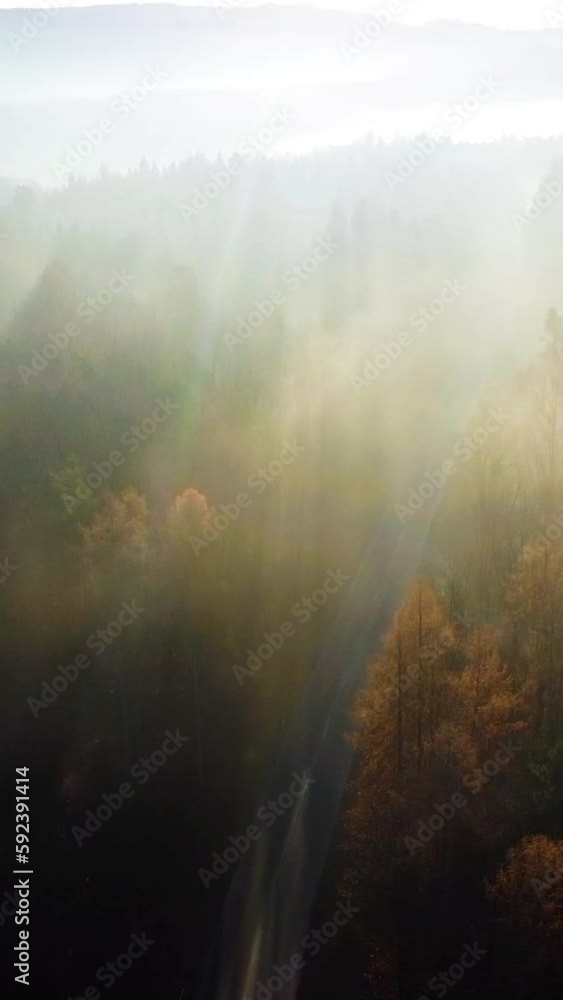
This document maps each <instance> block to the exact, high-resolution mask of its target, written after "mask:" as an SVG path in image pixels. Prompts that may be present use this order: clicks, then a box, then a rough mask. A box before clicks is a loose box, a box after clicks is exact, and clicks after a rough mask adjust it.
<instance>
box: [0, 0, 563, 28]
mask: <svg viewBox="0 0 563 1000" xmlns="http://www.w3.org/2000/svg"><path fill="white" fill-rule="evenodd" d="M59 2H60V6H65V7H66V6H71V7H72V6H85V5H86V6H90V5H92V0H0V7H12V8H13V7H42V6H48V5H54V4H57V3H59ZM102 2H104V3H112V2H119V3H123V2H125V3H128V2H137V0H102ZM146 2H152V3H154V2H157V3H158V2H163V0H146ZM182 2H183V3H184V4H185V5H186V6H203V7H213V6H215V5H216V3H217V0H182ZM225 2H228V0H225ZM230 2H231V4H232V5H233V6H240V5H244V6H249V7H252V6H256V5H257V4H259V3H260V0H230ZM269 2H277V3H282V4H288V5H291V6H315V7H335V8H340V9H344V10H354V9H357V10H381V9H382V8H384V7H385V6H386V5H387V2H388V0H371V2H370V0H269ZM403 2H404V8H405V16H404V18H403V20H405V21H409V22H411V23H413V22H420V21H426V20H431V19H433V18H449V19H452V20H453V19H456V18H459V19H463V20H466V21H480V22H481V23H482V24H494V25H496V26H498V27H508V28H545V27H548V24H547V22H546V15H545V12H546V11H547V10H557V9H558V8H559V6H560V4H561V9H562V10H563V0H403ZM561 30H563V29H561Z"/></svg>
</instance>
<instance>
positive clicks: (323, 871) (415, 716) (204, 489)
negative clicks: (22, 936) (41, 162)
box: [0, 139, 563, 1000]
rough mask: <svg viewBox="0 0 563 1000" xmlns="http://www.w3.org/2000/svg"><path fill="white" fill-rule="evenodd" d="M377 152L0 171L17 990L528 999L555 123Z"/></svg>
mask: <svg viewBox="0 0 563 1000" xmlns="http://www.w3.org/2000/svg"><path fill="white" fill-rule="evenodd" d="M408 151H409V144H408V142H407V141H406V140H404V141H403V140H401V141H397V142H396V143H383V142H372V141H366V142H358V143H354V144H352V145H350V146H349V147H346V148H341V149H339V148H331V149H326V150H324V151H319V152H317V153H311V154H307V155H303V156H298V157H285V158H284V157H282V158H280V159H276V160H273V159H267V158H262V157H260V158H257V159H256V161H255V162H253V163H250V164H248V163H246V164H243V166H242V168H241V171H240V176H237V175H235V176H233V178H232V182H230V183H229V185H228V186H227V187H226V189H225V190H224V191H221V193H220V194H219V195H218V196H217V197H216V198H215V199H214V200H213V201H212V202H210V204H209V205H208V206H207V207H206V208H205V210H202V211H201V212H199V213H198V215H197V217H195V218H194V217H191V216H190V218H189V219H186V218H185V215H186V212H185V206H186V205H187V204H190V203H191V200H192V197H193V192H194V191H195V190H196V189H198V188H201V187H202V186H203V185H204V184H205V183H206V182H207V180H208V178H209V176H211V174H212V173H213V172H216V171H217V169H219V168H220V164H219V163H218V162H217V163H210V162H208V161H207V160H206V159H205V157H194V158H192V159H190V160H188V161H186V162H184V163H182V164H177V165H176V166H170V167H168V168H161V167H157V166H156V165H154V164H151V163H148V162H146V161H143V162H141V163H140V164H139V166H138V167H137V168H136V169H134V170H131V171H129V173H128V174H126V175H119V174H117V173H112V172H111V171H109V170H102V171H101V172H100V174H99V176H97V177H96V178H94V179H91V180H84V179H76V178H74V179H71V180H70V181H69V182H68V184H66V185H65V186H64V187H62V188H57V189H53V190H46V189H43V188H40V187H38V186H36V185H34V184H32V183H30V184H24V183H21V184H20V183H18V184H15V183H14V184H13V185H11V186H10V185H7V186H6V188H5V189H3V190H2V197H1V199H0V231H1V232H2V234H3V237H4V238H3V239H2V241H1V242H0V260H1V268H0V334H1V344H0V351H1V359H0V407H1V419H0V438H1V442H2V451H3V457H4V462H3V468H4V474H3V476H2V480H1V482H0V493H1V498H2V504H1V510H2V515H1V521H0V525H1V542H2V545H1V547H0V562H1V570H2V576H1V578H0V620H1V625H2V635H3V651H4V661H5V664H6V668H5V672H4V677H5V688H4V704H5V712H4V718H5V723H4V727H3V733H2V743H3V749H4V753H3V759H4V762H5V768H3V783H4V782H5V783H6V785H8V783H9V784H10V788H11V783H12V781H13V777H12V776H13V768H15V767H18V766H21V765H22V761H23V762H24V763H25V764H26V766H28V767H29V768H30V772H31V778H30V784H31V787H32V794H33V799H32V823H33V825H34V827H35V829H36V831H37V834H36V836H37V840H36V842H35V847H34V850H35V854H36V862H35V871H36V872H37V874H35V875H34V877H35V886H36V894H35V899H34V906H35V913H36V918H37V920H38V921H39V920H40V921H41V924H42V927H44V930H43V931H42V934H41V936H40V939H39V940H38V943H37V952H36V954H37V961H38V962H39V964H40V966H41V969H42V980H43V982H44V984H45V986H46V987H47V988H48V991H49V993H50V995H56V996H61V997H65V998H66V997H72V998H76V997H80V996H87V997H88V1000H94V995H95V992H96V991H97V987H98V986H101V987H102V990H101V992H100V994H99V995H103V989H104V988H109V986H110V985H113V982H115V981H116V980H117V979H118V978H119V985H118V989H119V990H120V993H121V995H122V996H139V995H151V996H156V995H158V996H161V997H170V998H174V1000H186V998H187V997H188V996H193V997H195V996H198V997H205V998H207V997H211V996H218V997H219V996H220V997H221V998H223V997H225V998H226V997H229V998H233V1000H234V998H235V997H240V1000H243V998H247V1000H271V997H272V996H274V995H280V996H282V995H283V996H287V997H289V996H293V997H297V996H299V997H303V998H309V997H310V998H314V997H320V996H325V997H334V998H335V1000H336V998H337V997H338V998H341V997H343V996H350V997H352V996H353V997H357V998H358V1000H372V998H378V1000H403V998H405V1000H406V998H413V1000H416V998H420V1000H424V998H429V997H432V996H438V997H440V996H445V995H446V992H447V991H448V990H450V989H454V988H455V990H456V994H455V995H456V997H457V998H458V1000H459V998H461V997H464V998H467V1000H469V998H477V997H479V998H491V1000H492V998H493V997H494V998H504V997H506V998H508V997H510V998H514V997H517V998H519V1000H528V998H532V997H534V998H536V997H538V996H539V997H542V998H546V1000H549V998H551V997H553V998H555V997H556V996H557V997H558V996H560V995H561V987H562V984H563V943H562V941H563V938H562V931H563V721H562V719H563V713H562V710H563V615H562V613H561V612H562V609H563V449H562V437H561V431H562V425H563V315H562V314H561V311H560V310H562V309H563V303H562V302H561V301H560V300H561V276H560V265H561V248H560V233H561V203H560V202H559V201H558V199H557V198H554V199H553V200H552V202H550V203H549V205H548V207H546V208H545V210H543V211H542V212H540V216H538V217H536V218H535V219H533V220H532V219H531V218H529V219H528V216H527V215H526V213H527V212H528V213H529V206H530V202H529V199H531V198H534V197H535V193H537V192H539V191H541V190H544V188H543V187H542V185H544V184H548V183H552V182H553V179H554V178H556V177H557V176H558V173H559V172H560V170H561V167H562V165H563V160H562V158H561V157H562V153H563V147H562V145H561V142H560V141H556V140H529V141H524V140H521V141H516V140H511V139H505V140H502V141H498V142H494V143H483V144H479V145H475V146H470V145H467V146H464V145H463V144H457V145H454V144H452V143H447V144H446V145H444V146H443V147H441V148H440V150H439V152H437V153H436V157H435V163H434V164H433V165H432V170H431V171H429V170H427V167H426V166H422V167H421V168H420V170H417V171H416V174H415V176H413V177H412V178H411V179H410V180H408V181H405V183H404V185H402V186H401V187H400V188H399V189H397V190H396V191H391V190H390V189H389V187H388V186H387V185H386V184H385V181H384V177H385V172H386V170H388V169H392V167H393V164H396V163H397V162H398V160H399V159H400V157H401V156H404V155H406V154H407V153H408ZM532 204H535V203H534V202H533V203H532ZM183 206H184V209H183ZM533 214H534V213H533V212H532V213H531V215H533ZM514 216H518V217H519V218H520V219H522V218H524V219H526V221H527V222H528V221H529V225H528V224H524V225H516V224H515V223H514ZM319 248H321V252H319ZM39 832H40V836H38V835H39ZM12 907H13V900H11V898H10V896H9V893H8V895H5V897H4V900H3V904H2V907H1V908H0V909H1V914H2V917H1V918H0V919H1V920H2V923H4V922H6V917H7V916H8V915H9V914H10V912H11V908H12ZM337 917H338V919H337ZM324 928H327V930H326V931H325V930H324ZM329 929H330V933H329ZM0 933H3V934H7V932H6V931H5V930H4V931H2V930H0ZM143 935H145V937H143ZM132 936H133V937H132ZM332 937H334V940H331V938H332ZM133 938H135V940H137V945H135V943H133V944H132V943H131V941H133ZM139 941H140V942H141V944H140V945H139V944H138V942H139ZM147 942H151V943H150V946H149V944H148V943H147ZM304 942H307V943H304ZM135 948H140V952H137V951H135ZM120 954H122V955H123V954H124V955H129V956H130V960H131V962H132V965H131V968H130V969H128V971H127V972H126V974H125V973H123V974H122V973H121V971H120V969H121V966H119V964H118V965H117V966H116V965H115V964H113V967H112V966H111V965H110V964H109V963H108V968H109V970H110V971H103V970H104V969H105V967H106V966H105V964H104V963H106V960H110V959H112V956H117V955H120ZM139 956H140V957H139ZM125 967H126V966H123V968H125ZM112 968H113V971H112ZM276 969H277V970H278V971H276ZM100 970H102V971H101V973H100V977H98V978H97V972H100ZM109 979H111V980H112V982H111V983H109ZM87 990H90V991H91V992H90V993H88V992H86V991H87ZM92 991H93V992H92ZM282 991H283V992H282Z"/></svg>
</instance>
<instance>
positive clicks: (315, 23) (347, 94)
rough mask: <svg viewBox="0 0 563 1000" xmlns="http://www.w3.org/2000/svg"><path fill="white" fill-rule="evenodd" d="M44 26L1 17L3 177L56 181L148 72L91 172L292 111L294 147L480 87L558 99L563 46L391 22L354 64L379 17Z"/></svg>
mask: <svg viewBox="0 0 563 1000" xmlns="http://www.w3.org/2000/svg"><path fill="white" fill-rule="evenodd" d="M37 13H38V12H37V11H36V12H34V11H33V10H27V11H23V10H1V11H0V53H1V58H0V95H1V97H0V134H1V135H2V139H3V141H2V157H1V158H0V176H1V175H2V174H3V175H9V176H12V177H24V176H29V177H32V178H35V179H38V180H41V181H42V182H47V183H48V182H49V181H51V183H52V182H53V177H52V166H51V164H52V162H53V161H54V160H58V159H60V158H61V156H62V155H63V154H64V153H65V150H67V148H68V147H69V146H72V147H73V148H74V146H75V144H76V143H77V142H79V141H80V140H81V137H82V134H83V130H84V129H92V128H95V127H97V123H99V121H100V119H101V117H102V116H103V115H104V114H106V113H107V108H108V105H111V99H112V98H113V97H115V96H116V95H119V93H120V92H123V91H126V92H129V91H130V90H131V88H133V87H135V86H137V85H138V84H139V82H140V81H141V80H142V78H143V74H144V73H145V72H146V70H147V68H148V67H158V68H159V70H162V71H163V73H164V74H165V80H164V83H163V84H162V85H161V86H159V87H158V88H157V90H155V92H154V93H151V95H150V98H147V100H146V102H144V103H143V105H142V107H140V108H138V109H135V113H134V115H133V114H132V115H131V116H130V117H129V118H128V120H127V121H126V122H125V123H124V124H123V126H121V124H120V127H119V129H117V128H116V129H115V130H114V134H112V135H111V136H107V137H106V138H105V139H104V143H103V150H102V151H101V153H100V157H99V158H96V157H95V156H94V157H91V158H90V159H89V161H88V163H87V164H86V172H87V173H88V172H92V171H95V170H97V169H98V167H99V162H106V163H107V164H109V165H110V166H112V167H115V168H116V169H120V170H121V169H127V168H128V167H129V166H131V165H133V164H135V163H136V162H138V160H139V158H140V157H141V156H146V157H147V158H148V159H149V160H157V161H159V162H173V161H175V160H177V159H182V158H185V157H186V156H188V155H190V154H191V153H193V152H205V153H207V154H208V155H215V154H217V153H218V151H219V150H220V149H222V148H223V147H225V146H229V144H231V145H232V144H233V143H235V144H236V142H237V141H240V140H241V139H243V138H244V137H245V136H247V135H249V134H252V130H253V129H254V128H258V127H260V125H261V124H264V121H265V120H266V121H267V119H268V114H269V113H271V109H272V108H273V107H279V106H281V105H285V106H289V107H291V108H293V109H294V110H295V117H296V121H295V125H294V127H293V128H292V129H288V130H287V131H286V132H285V133H284V137H283V138H284V141H285V140H288V139H289V138H290V137H291V139H292V142H293V146H292V147H290V148H295V149H298V148H301V144H302V143H306V142H309V143H311V142H313V141H317V142H318V143H319V144H325V145H326V144H331V143H332V142H333V141H334V137H335V136H337V139H336V141H341V137H342V136H344V141H346V136H347V135H348V134H349V135H350V137H351V138H357V137H358V136H359V135H361V134H363V133H367V132H369V131H370V130H371V131H375V132H376V133H377V127H378V125H377V123H378V121H379V120H384V121H387V122H388V121H389V119H390V116H391V115H392V114H393V113H394V112H395V110H396V109H402V108H408V109H411V114H410V120H411V121H412V118H413V115H412V109H415V110H416V109H417V108H418V107H419V106H420V107H422V106H426V107H429V106H436V107H447V106H449V105H451V104H454V103H455V102H456V101H459V100H460V99H462V98H464V97H465V96H467V95H469V94H471V93H472V92H473V89H474V88H475V86H476V84H477V82H478V81H479V79H480V78H481V77H487V78H489V77H490V78H492V79H494V80H495V81H497V83H498V88H497V90H498V94H497V93H495V97H494V100H495V101H498V102H501V103H502V102H507V103H512V104H514V103H516V104H517V103H518V102H528V103H530V102H541V101H563V59H562V50H563V32H558V31H554V30H546V31H499V30H498V29H495V28H491V27H485V26H480V25H472V24H464V23H461V22H450V21H441V22H433V23H431V24H427V25H425V26H423V27H412V26H404V25H400V24H395V23H391V24H390V25H389V26H388V27H387V28H385V29H383V30H382V31H381V32H380V35H379V37H378V38H376V39H374V40H373V41H371V42H370V43H369V44H367V45H366V46H365V48H364V49H363V50H362V51H360V50H358V51H357V52H356V53H355V54H354V52H353V49H351V47H352V46H354V44H355V41H356V40H357V38H358V34H357V33H358V31H361V29H362V28H363V26H364V25H365V24H366V23H367V21H368V20H369V19H370V17H371V16H372V15H370V14H368V13H366V14H362V13H356V12H347V11H334V10H323V9H319V8H313V7H310V8H303V7H280V6H273V5H270V6H264V7H255V8H233V9H232V10H230V11H229V12H228V13H226V14H225V15H224V16H223V17H222V18H220V17H219V16H218V15H217V11H216V10H215V9H213V8H204V7H181V6H176V5H172V4H170V5H168V4H166V5H156V4H146V5H145V4H141V5H115V6H101V7H74V8H60V9H59V10H57V12H56V14H54V15H53V16H52V17H51V18H50V20H49V21H48V22H47V24H46V25H45V26H44V27H42V28H41V29H40V30H38V31H36V29H35V28H34V26H33V18H34V17H35V16H36V15H37ZM43 13H44V12H43ZM42 19H43V18H41V20H42ZM24 24H27V27H26V28H25V29H24V27H23V26H24ZM24 31H25V33H26V34H27V35H28V36H29V38H28V39H26V38H25V37H24V34H22V32H24ZM34 32H36V34H35V35H34ZM32 36H33V37H32ZM351 52H352V54H350V53H351ZM268 109H270V111H269V110H268ZM415 119H416V114H415ZM421 120H422V118H421ZM374 122H375V125H374ZM413 127H414V128H415V130H416V128H417V126H416V121H415V126H412V125H409V126H408V127H407V126H405V128H406V132H405V131H404V130H403V133H402V134H407V133H408V131H409V130H411V131H412V128H413ZM398 131H399V132H401V127H399V128H398ZM102 154H103V155H102Z"/></svg>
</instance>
